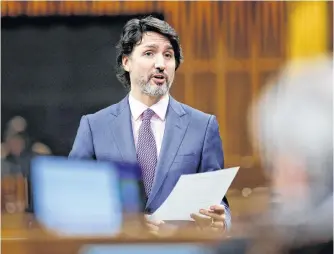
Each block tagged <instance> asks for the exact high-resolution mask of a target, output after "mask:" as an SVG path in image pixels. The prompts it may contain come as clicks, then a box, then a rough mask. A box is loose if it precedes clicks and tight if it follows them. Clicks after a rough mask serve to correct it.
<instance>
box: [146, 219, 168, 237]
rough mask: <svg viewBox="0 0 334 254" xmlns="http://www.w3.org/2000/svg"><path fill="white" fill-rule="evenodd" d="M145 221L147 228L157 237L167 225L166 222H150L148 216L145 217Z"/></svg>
mask: <svg viewBox="0 0 334 254" xmlns="http://www.w3.org/2000/svg"><path fill="white" fill-rule="evenodd" d="M145 219H146V226H147V228H148V231H149V232H150V233H152V234H154V235H157V234H158V233H159V229H160V226H162V225H163V224H165V222H164V221H155V220H150V219H149V218H148V216H145Z"/></svg>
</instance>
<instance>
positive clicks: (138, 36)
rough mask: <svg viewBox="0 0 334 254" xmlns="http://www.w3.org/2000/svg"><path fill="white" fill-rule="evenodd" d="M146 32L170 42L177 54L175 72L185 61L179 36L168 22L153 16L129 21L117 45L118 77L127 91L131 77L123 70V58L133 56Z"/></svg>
mask: <svg viewBox="0 0 334 254" xmlns="http://www.w3.org/2000/svg"><path fill="white" fill-rule="evenodd" d="M146 32H156V33H159V34H161V35H163V36H165V37H166V38H167V39H168V40H169V41H170V43H171V45H172V47H173V50H174V54H175V62H176V67H175V70H177V68H178V67H179V65H180V63H181V62H182V60H183V55H182V48H181V45H180V41H179V36H178V35H177V33H176V31H175V30H174V29H173V28H172V27H171V26H170V25H169V24H168V23H167V22H165V21H163V20H160V19H157V18H155V17H152V16H148V17H145V18H143V19H138V18H134V19H131V20H129V21H128V22H127V23H126V24H125V26H124V27H123V32H122V34H121V38H120V40H119V41H118V43H117V45H116V77H117V79H118V80H119V81H120V82H121V83H122V84H123V85H124V87H125V88H127V89H129V88H130V86H131V84H130V76H129V73H128V72H127V71H125V70H124V68H123V65H122V59H123V56H129V55H131V53H132V51H133V49H134V47H135V46H136V45H138V44H139V43H140V42H141V40H142V38H143V35H144V34H145V33H146Z"/></svg>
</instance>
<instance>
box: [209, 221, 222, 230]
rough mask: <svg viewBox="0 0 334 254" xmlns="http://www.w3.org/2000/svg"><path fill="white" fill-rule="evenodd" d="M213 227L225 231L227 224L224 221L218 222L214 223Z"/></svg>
mask: <svg viewBox="0 0 334 254" xmlns="http://www.w3.org/2000/svg"><path fill="white" fill-rule="evenodd" d="M211 227H213V228H217V229H224V228H225V223H224V222H223V221H216V222H214V223H212V225H211Z"/></svg>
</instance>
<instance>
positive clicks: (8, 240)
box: [1, 214, 225, 254]
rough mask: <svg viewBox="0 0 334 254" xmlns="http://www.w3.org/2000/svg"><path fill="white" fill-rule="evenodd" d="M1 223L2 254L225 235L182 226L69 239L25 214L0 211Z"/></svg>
mask: <svg viewBox="0 0 334 254" xmlns="http://www.w3.org/2000/svg"><path fill="white" fill-rule="evenodd" d="M1 220H2V223H1V243H2V244H1V252H2V253H3V254H44V253H45V254H53V253H54V254H56V253H57V254H58V253H62V254H67V253H68V254H74V253H75V254H77V253H79V250H80V248H82V247H83V246H84V245H86V244H117V243H126V244H131V243H203V244H205V243H207V244H210V243H214V242H215V241H217V240H221V239H223V238H224V237H225V236H222V235H219V236H218V235H217V234H208V233H206V234H199V233H198V232H196V230H194V228H189V229H187V228H184V229H182V230H180V231H178V232H177V233H174V234H172V235H165V236H160V237H157V236H153V235H151V234H148V233H147V232H145V231H144V230H143V231H141V232H140V233H137V234H136V235H135V236H129V235H127V234H126V235H123V234H122V235H120V236H116V237H111V238H96V237H84V238H72V237H61V236H56V235H53V234H51V233H47V232H46V231H45V230H43V229H42V228H40V227H38V225H37V223H36V222H35V220H34V218H33V216H31V215H29V214H15V215H9V214H3V215H2V219H1Z"/></svg>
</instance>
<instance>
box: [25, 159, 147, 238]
mask: <svg viewBox="0 0 334 254" xmlns="http://www.w3.org/2000/svg"><path fill="white" fill-rule="evenodd" d="M123 171H127V172H126V173H121V172H123ZM138 172H140V171H138V168H137V167H136V165H131V164H126V165H125V164H122V163H119V162H114V163H112V162H98V161H90V160H71V159H68V158H63V157H53V156H39V157H36V158H34V159H33V161H32V164H31V175H30V184H31V190H32V195H31V196H32V199H33V202H32V204H33V211H34V214H35V217H36V219H37V221H38V222H39V223H40V224H42V225H43V226H44V227H45V228H47V229H50V230H52V231H54V232H58V233H60V234H62V235H68V236H70V235H75V236H77V235H94V236H100V235H107V236H111V235H114V234H118V233H119V232H120V231H121V228H122V224H123V218H124V213H131V212H132V213H138V212H141V210H142V209H143V204H142V199H141V193H140V186H139V184H138V182H139V181H140V174H139V173H138Z"/></svg>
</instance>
